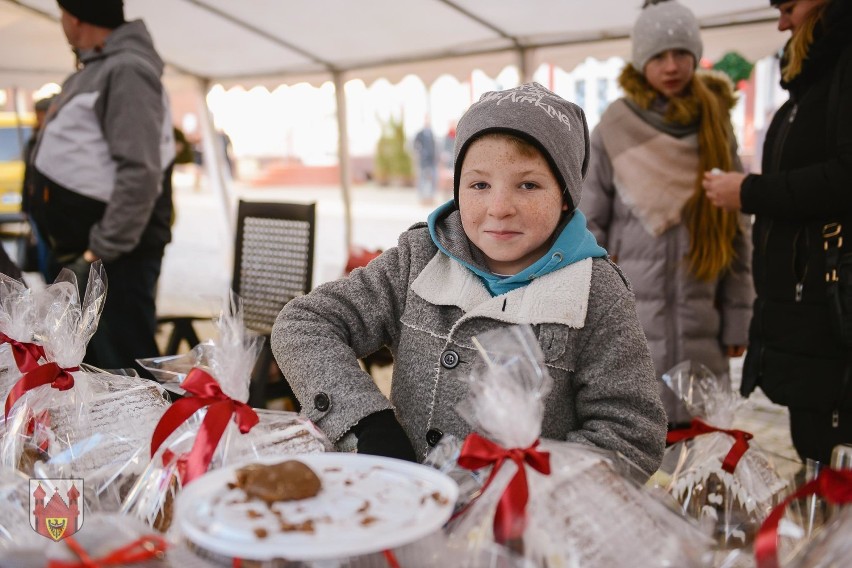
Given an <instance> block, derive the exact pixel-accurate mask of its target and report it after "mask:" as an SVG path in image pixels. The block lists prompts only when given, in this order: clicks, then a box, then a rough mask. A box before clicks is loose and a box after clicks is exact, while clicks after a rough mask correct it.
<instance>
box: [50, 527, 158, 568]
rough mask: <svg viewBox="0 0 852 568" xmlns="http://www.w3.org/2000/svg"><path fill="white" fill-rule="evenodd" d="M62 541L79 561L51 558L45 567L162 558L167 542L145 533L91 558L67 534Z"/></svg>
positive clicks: (99, 567)
mask: <svg viewBox="0 0 852 568" xmlns="http://www.w3.org/2000/svg"><path fill="white" fill-rule="evenodd" d="M63 542H64V543H65V544H66V545H68V548H70V549H71V550H72V551H73V552H74V554H76V555H77V558H79V559H80V560H79V562H78V561H71V562H67V561H65V560H51V561H50V562H48V564H47V568H105V567H107V566H124V565H127V564H137V563H139V562H145V561H146V560H152V559H154V558H162V557H163V555H164V554H165V552H166V549H167V548H168V543H167V542H166V539H164V538H163V537H161V536H157V535H147V536H143V537H142V538H139V539H137V540H134V541H133V542H131V543H128V544H126V545H125V546H122V547H121V548H119V549H117V550H114V551H112V552H110V553H109V554H107V555H106V556H104V557H102V558H92V557H91V556H89V554H88V553H87V552H86V550H85V549H84V548H83V547H82V546H80V543H79V542H77V541H76V540H74V538H73V537H70V536H69V537H67V538H65V539H63Z"/></svg>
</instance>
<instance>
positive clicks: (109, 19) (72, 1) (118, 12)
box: [57, 0, 124, 30]
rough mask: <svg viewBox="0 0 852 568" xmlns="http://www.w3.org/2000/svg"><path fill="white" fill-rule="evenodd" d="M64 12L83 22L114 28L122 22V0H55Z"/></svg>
mask: <svg viewBox="0 0 852 568" xmlns="http://www.w3.org/2000/svg"><path fill="white" fill-rule="evenodd" d="M57 2H58V3H59V5H60V6H61V7H62V8H64V9H65V11H66V12H68V13H69V14H71V15H72V16H74V17H75V18H78V19H80V20H81V21H83V22H86V23H88V24H92V25H95V26H100V27H102V28H109V29H111V30H114V29H115V28H117V27H118V26H120V25H121V24H123V23H124V1H123V0H57Z"/></svg>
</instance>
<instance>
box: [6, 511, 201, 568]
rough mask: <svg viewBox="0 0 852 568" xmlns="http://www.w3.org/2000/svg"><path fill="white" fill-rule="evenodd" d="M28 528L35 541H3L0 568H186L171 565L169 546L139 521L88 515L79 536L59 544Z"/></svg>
mask: <svg viewBox="0 0 852 568" xmlns="http://www.w3.org/2000/svg"><path fill="white" fill-rule="evenodd" d="M25 526H26V529H25V530H28V531H29V532H30V533H31V534H32V535H33V536H32V538H29V537H28V538H26V539H24V540H15V541H10V540H4V539H3V538H2V537H0V568H42V567H44V566H50V567H51V568H84V567H88V566H134V567H138V568H146V567H148V568H155V567H156V568H168V567H170V566H187V565H186V564H182V563H175V562H171V561H170V559H169V556H168V550H169V543H168V542H167V541H166V539H164V538H163V537H162V536H160V535H155V534H150V533H151V529H150V528H148V527H146V526H145V525H144V524H143V523H141V522H140V521H138V520H135V519H128V518H126V517H123V516H120V515H116V514H114V513H112V514H110V513H93V514H90V515H87V516H86V517H85V519H84V521H83V526H82V527H81V528H80V530H79V531H78V532H76V533H75V534H74V535H73V536H72V537H68V538H65V539H63V540H61V541H59V542H52V541H50V540H49V539H46V538H45V537H43V536H39V535H37V534H36V533H35V531H33V530H32V529H31V528H30V527H29V519H28V520H27V524H26V525H25ZM84 558H86V561H85V562H84V561H83V559H84Z"/></svg>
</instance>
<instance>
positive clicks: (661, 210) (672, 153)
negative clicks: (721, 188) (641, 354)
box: [580, 0, 754, 427]
mask: <svg viewBox="0 0 852 568" xmlns="http://www.w3.org/2000/svg"><path fill="white" fill-rule="evenodd" d="M702 50H703V45H702V42H701V37H700V30H699V27H698V23H697V21H696V19H695V17H694V15H693V14H692V12H691V11H690V10H689V9H688V8H686V7H685V6H683V5H682V4H680V3H678V2H676V1H674V0H672V1H663V2H646V4H645V6H644V9H643V10H642V13H641V14H640V16H639V18H638V19H637V20H636V23H635V25H634V27H633V32H632V60H631V62H629V63H627V65H626V66H625V67H624V70H623V71H622V73H621V76H620V77H619V82H620V84H621V87H622V88H623V90H624V93H625V96H624V97H623V98H621V99H619V100H617V101H616V102H614V103H613V104H611V105H610V106H609V107H608V108H607V110H606V112H605V113H604V115H603V116H602V117H601V121H600V123H599V124H598V126H597V128H595V131H594V133H593V135H592V142H591V144H592V152H591V163H590V167H589V175H588V177H587V178H586V182H585V185H584V191H583V201H582V203H580V208H581V210H582V211H583V212H584V213H585V214H586V215H587V217H588V219H589V229H590V230H591V231H592V233H594V235H595V237H596V238H597V239H598V242H599V243H600V244H601V245H602V246H604V247H605V248H606V249H607V251H608V252H609V254H610V255H611V256H612V258H613V260H615V261H616V262H617V263H618V264H619V266H620V267H621V268H622V269H623V271H624V272H625V274H626V275H627V277H628V278H629V279H630V282H631V284H632V286H633V291H634V293H635V294H636V310H637V312H638V313H639V319H640V321H641V322H642V326H643V327H644V329H645V335H646V337H647V339H648V346H649V348H650V351H651V355H652V357H653V360H654V365H655V367H656V371H657V376H658V377H659V376H661V375H662V374H663V373H665V372H667V371H668V370H669V369H671V368H672V367H673V366H675V365H676V364H678V363H680V362H682V361H685V360H691V361H693V362H695V363H702V364H703V365H705V366H706V367H708V368H709V369H710V370H711V371H712V372H713V373H714V374H715V375H716V377H717V378H718V379H719V380H724V381H729V380H730V379H729V370H728V367H729V357H738V356H740V355H742V354H743V352H744V350H745V345H746V337H747V329H748V322H749V319H750V317H751V304H752V300H753V297H754V293H753V290H752V282H751V266H750V261H751V249H750V244H749V222H748V220H747V219H746V218H745V217H743V216H741V215H739V214H738V213H735V212H727V211H724V210H721V209H719V208H717V207H715V206H713V205H712V204H711V203H710V202H709V201H708V199H707V197H706V196H705V194H704V191H703V189H702V187H701V180H702V174H703V172H705V171H707V170H709V169H712V168H723V169H731V168H737V169H738V168H740V163H739V159H738V157H737V145H736V139H735V137H734V134H733V128H732V126H731V120H730V110H731V108H732V107H733V106H734V104H735V98H734V94H733V89H732V86H731V82H730V81H729V80H728V79H727V77H725V76H722V75H719V74H715V73H712V72H696V67H697V65H698V62H699V61H700V59H701V54H702ZM660 388H661V395H662V397H663V401H664V403H665V404H666V412H667V413H668V420H669V425H670V427H675V426H680V425H682V424H683V423H688V422H689V420H690V416H689V414H688V413H686V412H685V410H679V405H678V404H677V402H676V401H675V397H674V395H673V393H671V391H670V390H669V389H668V388H665V387H664V385H663V383H662V382H661V383H660Z"/></svg>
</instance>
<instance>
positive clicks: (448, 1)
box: [437, 0, 526, 50]
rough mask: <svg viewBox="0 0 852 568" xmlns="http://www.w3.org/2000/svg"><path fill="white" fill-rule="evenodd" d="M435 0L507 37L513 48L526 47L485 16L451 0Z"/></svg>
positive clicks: (520, 48)
mask: <svg viewBox="0 0 852 568" xmlns="http://www.w3.org/2000/svg"><path fill="white" fill-rule="evenodd" d="M437 1H438V2H440V3H441V4H445V5H447V6H449V7H450V8H451V9H453V10H455V11H456V12H458V13H459V14H461V15H463V16H464V17H466V18H468V19H469V20H473V21H474V22H476V23H477V24H479V25H481V26H485V27H486V28H488V29H489V30H491V31H493V32H494V33H496V34H498V35H499V36H500V37H502V38H503V39H507V40H509V41H511V42H512V44H513V45H514V46H515V49H519V50H524V49H526V47H525V46H524V45H522V44H521V42H520V40H519V39H518V38H517V37H516V36H513V35H512V34H510V33H509V32H507V31H506V30H504V29H502V28H499V27H497V26H496V25H494V24H492V23H491V22H489V21H488V20H486V19H485V18H483V17H481V16H477V15H476V14H472V13H471V12H469V11H468V10H466V9H465V8H462V7H461V6H459V5H458V4H456V3H455V2H453V1H452V0H437Z"/></svg>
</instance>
